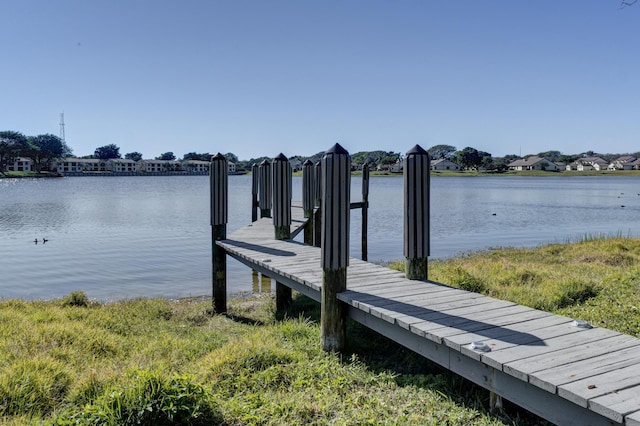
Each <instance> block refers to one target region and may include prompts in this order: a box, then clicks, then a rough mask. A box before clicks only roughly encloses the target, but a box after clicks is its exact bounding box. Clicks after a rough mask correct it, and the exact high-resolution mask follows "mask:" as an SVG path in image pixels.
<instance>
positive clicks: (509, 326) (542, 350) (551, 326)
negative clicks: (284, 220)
mask: <svg viewBox="0 0 640 426" xmlns="http://www.w3.org/2000/svg"><path fill="white" fill-rule="evenodd" d="M304 224H305V219H304V218H303V217H302V209H301V208H292V226H291V230H292V232H291V233H292V238H293V236H295V235H296V234H297V233H298V232H299V231H300V230H301V229H302V227H303V226H304ZM216 244H217V245H218V246H219V247H221V248H223V249H224V251H225V252H226V253H227V254H228V255H229V256H232V257H233V258H235V259H237V260H239V261H240V262H242V263H244V264H245V265H247V266H249V267H251V268H252V269H254V270H257V271H258V272H260V273H262V274H264V275H266V276H269V277H271V278H272V279H275V280H277V281H278V282H280V283H282V284H284V285H286V286H288V287H290V288H292V289H294V290H296V291H298V292H300V293H302V294H304V295H306V296H308V297H310V298H312V299H314V300H316V301H320V299H321V287H322V268H321V267H320V256H321V254H320V248H317V247H312V246H309V245H305V244H302V243H299V242H295V241H292V240H276V239H274V227H273V221H272V219H270V218H264V219H260V220H258V221H256V222H254V223H252V224H251V225H248V226H246V227H244V228H242V229H239V230H237V231H235V232H233V233H231V234H230V235H228V236H227V238H226V239H224V240H220V241H217V242H216ZM349 262H350V263H349V267H348V269H347V291H344V292H341V293H339V295H338V299H339V300H341V301H342V302H344V303H345V304H347V305H348V307H349V316H350V317H351V318H352V319H354V320H356V321H358V322H360V323H362V324H364V325H365V326H367V327H369V328H371V329H373V330H375V331H377V332H379V333H381V334H382V335H384V336H386V337H388V338H390V339H392V340H394V341H396V342H398V343H400V344H402V345H404V346H405V347H407V348H409V349H411V350H413V351H415V352H417V353H419V354H421V355H423V356H425V357H426V358H428V359H430V360H432V361H434V362H436V363H438V364H440V365H441V366H443V367H445V368H447V369H449V370H451V371H453V372H455V373H457V374H459V375H461V376H463V377H465V378H467V379H469V380H470V381H472V382H474V383H476V384H478V385H480V386H482V387H484V388H487V389H489V390H490V391H492V392H494V393H496V394H498V395H500V396H502V397H504V398H505V399H507V400H509V401H511V402H513V403H515V404H517V405H519V406H521V407H524V408H526V409H527V410H529V411H531V412H533V413H535V414H537V415H539V416H541V417H543V418H545V419H547V420H549V421H551V422H553V423H556V424H561V425H611V424H624V425H630V426H634V425H635V426H638V425H640V339H636V338H634V337H631V336H627V335H624V334H621V333H617V332H614V331H611V330H606V329H602V328H589V326H588V325H587V324H583V323H582V322H580V321H574V320H573V319H571V318H566V317H562V316H559V315H553V314H550V313H547V312H543V311H539V310H536V309H532V308H528V307H525V306H520V305H517V304H515V303H512V302H508V301H504V300H498V299H494V298H491V297H487V296H483V295H481V294H477V293H473V292H468V291H464V290H459V289H455V288H451V287H448V286H445V285H442V284H438V283H435V282H431V281H418V280H408V279H406V278H405V276H404V274H403V273H401V272H398V271H394V270H391V269H389V268H386V267H383V266H380V265H375V264H371V263H367V262H364V261H361V260H359V259H355V258H350V259H349Z"/></svg>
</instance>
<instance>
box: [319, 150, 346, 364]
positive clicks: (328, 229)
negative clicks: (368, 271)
mask: <svg viewBox="0 0 640 426" xmlns="http://www.w3.org/2000/svg"><path fill="white" fill-rule="evenodd" d="M321 163H322V196H321V200H322V201H321V206H322V244H321V247H322V248H321V250H320V251H321V264H322V272H323V274H322V292H321V299H320V300H321V306H320V340H321V343H322V347H323V349H324V350H325V351H327V352H335V351H341V350H342V349H344V345H345V341H346V325H347V307H346V306H345V305H344V304H343V303H342V302H340V301H339V300H338V298H337V295H338V293H340V292H343V291H345V290H346V289H347V266H349V214H350V202H351V194H350V191H351V158H350V156H349V153H348V152H347V151H346V150H345V149H344V148H343V147H341V146H340V144H335V145H334V146H333V147H332V148H330V149H329V150H328V151H327V152H326V153H325V154H324V157H323V158H322V161H321Z"/></svg>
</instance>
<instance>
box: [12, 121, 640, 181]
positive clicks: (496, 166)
mask: <svg viewBox="0 0 640 426" xmlns="http://www.w3.org/2000/svg"><path fill="white" fill-rule="evenodd" d="M427 152H428V153H429V156H430V158H431V159H432V160H439V159H445V160H450V161H453V162H455V163H457V164H458V165H459V166H460V167H461V168H463V169H467V170H474V169H478V168H484V169H487V170H492V171H504V170H507V168H508V167H507V165H508V164H509V163H511V162H513V161H515V160H517V159H519V158H522V157H521V156H518V155H515V154H511V155H505V156H504V157H493V156H492V155H491V154H490V153H488V152H484V151H480V150H477V149H475V148H472V147H465V148H463V149H461V150H458V149H457V148H456V147H455V146H452V145H434V146H432V147H431V148H429V149H428V150H427ZM72 153H73V151H72V150H71V148H69V146H67V144H66V143H65V142H64V141H62V140H61V139H60V138H59V137H58V136H55V135H51V134H44V135H38V136H25V135H23V134H22V133H20V132H15V131H11V130H6V131H0V173H3V171H4V170H5V167H6V166H7V165H8V164H11V163H13V162H14V161H15V159H16V158H18V157H30V158H31V159H32V160H33V163H34V169H35V170H36V171H37V172H40V171H42V170H49V167H50V165H51V162H52V161H53V160H54V159H56V158H62V157H68V156H70V155H72ZM323 155H324V152H323V151H321V152H318V153H316V154H314V155H312V156H303V155H293V156H291V157H289V160H290V161H292V162H296V163H300V164H302V163H303V162H304V161H306V160H311V161H312V162H313V163H316V162H318V161H320V159H321V158H322V156H323ZM531 155H537V156H538V157H542V158H545V159H547V160H549V161H552V162H554V163H565V164H568V163H571V162H573V161H575V160H577V159H579V158H582V157H594V156H598V157H601V158H602V159H603V160H605V161H609V162H610V161H613V160H615V159H616V158H618V157H620V156H621V155H632V156H634V157H636V158H640V152H635V153H629V154H599V153H596V152H593V151H585V152H583V153H580V154H573V155H565V154H562V153H561V152H560V151H543V152H539V153H537V154H531ZM211 156H212V154H210V153H208V152H205V153H197V152H188V153H186V154H184V155H183V156H182V160H201V161H210V160H211ZM224 156H225V157H226V158H227V160H229V161H230V162H232V163H235V164H236V167H237V169H238V170H250V169H251V166H252V165H253V164H260V163H261V162H262V161H264V160H269V161H271V160H272V158H271V157H258V158H251V159H249V160H239V159H238V157H237V156H236V155H235V154H233V153H231V152H228V153H226V154H224ZM524 157H525V158H526V157H529V155H525V156H524ZM83 158H99V159H102V160H108V159H112V158H122V155H121V154H120V147H118V146H117V145H115V144H108V145H104V146H101V147H98V148H96V150H95V151H94V153H93V155H88V156H85V157H83ZM124 158H126V159H129V160H133V161H140V160H142V158H143V157H142V153H140V152H137V151H134V152H129V153H126V154H125V155H124ZM176 158H177V157H176V155H175V154H174V153H173V152H170V151H169V152H164V153H162V154H160V155H159V156H157V157H155V159H156V160H169V161H172V160H176ZM402 158H403V154H402V153H401V152H394V151H380V150H378V151H359V152H356V153H355V154H352V155H351V161H352V163H353V164H354V165H356V166H357V167H360V166H362V165H363V164H365V163H367V164H369V165H378V164H383V165H389V164H393V163H396V162H398V161H401V160H402Z"/></svg>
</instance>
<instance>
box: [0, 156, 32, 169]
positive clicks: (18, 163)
mask: <svg viewBox="0 0 640 426" xmlns="http://www.w3.org/2000/svg"><path fill="white" fill-rule="evenodd" d="M5 170H6V171H8V172H32V171H33V160H31V158H26V157H19V158H16V159H15V160H14V161H13V162H12V163H9V164H7V165H6V166H5Z"/></svg>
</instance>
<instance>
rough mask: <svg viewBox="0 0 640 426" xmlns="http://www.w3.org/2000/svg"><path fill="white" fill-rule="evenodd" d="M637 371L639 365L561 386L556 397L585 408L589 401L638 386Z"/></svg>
mask: <svg viewBox="0 0 640 426" xmlns="http://www.w3.org/2000/svg"><path fill="white" fill-rule="evenodd" d="M638 371H640V365H639V364H634V365H631V366H627V367H624V368H619V369H617V370H614V371H610V372H608V373H604V374H600V375H597V376H591V377H587V378H585V379H582V380H577V381H575V382H572V383H569V384H567V385H564V386H562V388H561V389H558V390H559V391H560V390H562V392H558V395H560V396H562V397H563V398H566V399H568V400H569V401H571V402H573V403H574V404H578V405H581V406H583V407H587V406H588V402H589V400H591V399H594V398H597V397H599V396H602V395H607V394H610V393H615V392H618V391H620V390H622V389H626V388H631V387H634V386H640V376H639V375H638ZM637 408H638V407H637Z"/></svg>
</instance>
